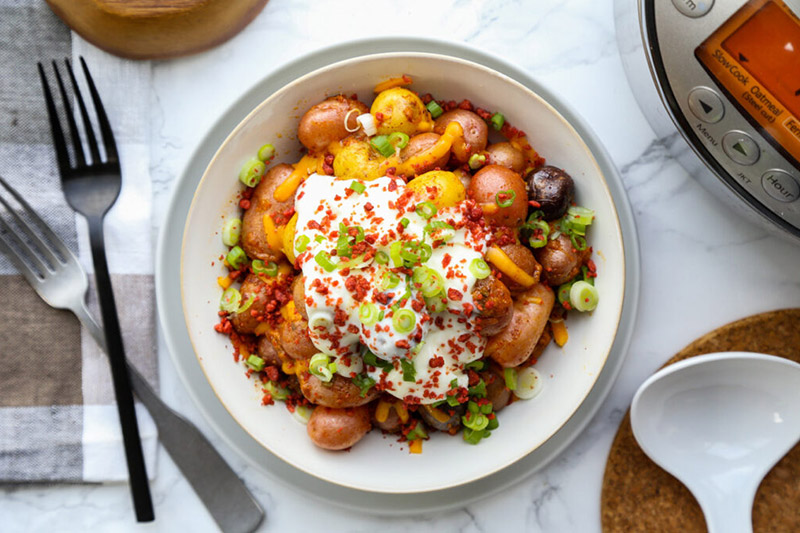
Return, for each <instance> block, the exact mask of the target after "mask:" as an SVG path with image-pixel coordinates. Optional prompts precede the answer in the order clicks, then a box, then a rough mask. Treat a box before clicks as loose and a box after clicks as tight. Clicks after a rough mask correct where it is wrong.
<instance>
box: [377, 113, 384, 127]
mask: <svg viewBox="0 0 800 533" xmlns="http://www.w3.org/2000/svg"><path fill="white" fill-rule="evenodd" d="M375 120H376V121H377V122H378V124H380V123H381V122H383V120H384V117H383V113H381V112H380V111H379V112H377V113H375Z"/></svg>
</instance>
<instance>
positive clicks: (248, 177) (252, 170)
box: [239, 158, 267, 187]
mask: <svg viewBox="0 0 800 533" xmlns="http://www.w3.org/2000/svg"><path fill="white" fill-rule="evenodd" d="M266 170H267V166H266V165H265V164H264V162H263V161H259V160H258V159H255V158H254V159H250V160H249V161H247V162H246V163H245V164H244V165H242V170H240V171H239V181H241V182H242V183H244V184H245V185H247V186H248V187H255V186H256V185H258V184H259V183H260V182H261V178H262V177H263V176H264V172H265V171H266Z"/></svg>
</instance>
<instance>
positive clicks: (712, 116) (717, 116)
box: [689, 87, 725, 124]
mask: <svg viewBox="0 0 800 533" xmlns="http://www.w3.org/2000/svg"><path fill="white" fill-rule="evenodd" d="M689 110H690V111H691V112H692V114H693V115H694V116H696V117H697V118H699V119H700V120H702V121H703V122H705V123H707V124H714V123H716V122H719V121H720V120H722V117H723V116H725V105H724V104H723V103H722V98H720V97H719V95H718V94H717V93H716V92H715V91H714V90H712V89H709V88H708V87H695V88H694V89H692V90H691V91H690V92H689Z"/></svg>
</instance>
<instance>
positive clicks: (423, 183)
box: [408, 170, 466, 207]
mask: <svg viewBox="0 0 800 533" xmlns="http://www.w3.org/2000/svg"><path fill="white" fill-rule="evenodd" d="M408 188H409V189H411V190H412V191H414V196H415V197H416V198H417V199H419V200H420V201H425V200H428V201H431V202H433V204H434V205H435V206H436V207H451V206H454V205H456V204H457V203H458V202H461V201H463V200H464V198H466V191H465V190H464V184H463V183H461V180H460V179H458V176H456V175H455V174H453V173H452V172H447V171H446V170H431V171H430V172H426V173H425V174H422V175H420V176H417V177H416V178H414V179H413V180H411V181H410V182H408Z"/></svg>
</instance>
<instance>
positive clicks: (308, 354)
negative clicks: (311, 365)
mask: <svg viewBox="0 0 800 533" xmlns="http://www.w3.org/2000/svg"><path fill="white" fill-rule="evenodd" d="M278 335H279V336H280V341H281V346H282V347H283V350H284V351H285V352H286V354H287V355H288V356H289V357H291V358H292V359H294V360H296V361H302V360H305V359H311V358H312V357H313V356H314V354H316V353H317V352H318V351H319V350H317V347H316V346H314V344H313V343H312V342H311V337H309V335H308V321H307V320H306V319H304V318H302V317H300V316H298V317H297V320H284V321H283V322H281V323H280V325H279V326H278Z"/></svg>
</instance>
